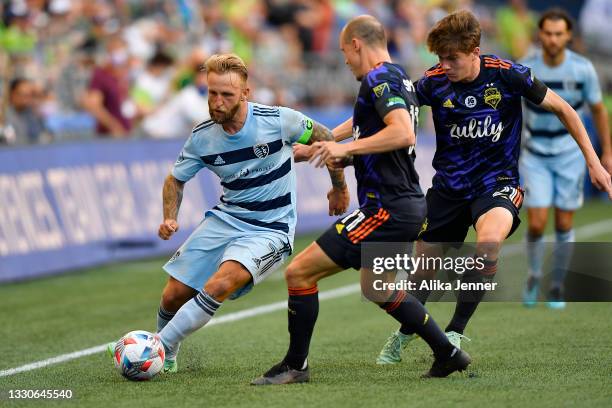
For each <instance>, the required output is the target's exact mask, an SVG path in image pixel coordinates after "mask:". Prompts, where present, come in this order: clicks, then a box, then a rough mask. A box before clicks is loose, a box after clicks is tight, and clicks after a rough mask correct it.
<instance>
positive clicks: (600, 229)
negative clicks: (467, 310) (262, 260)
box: [0, 220, 612, 377]
mask: <svg viewBox="0 0 612 408" xmlns="http://www.w3.org/2000/svg"><path fill="white" fill-rule="evenodd" d="M610 230H612V220H607V221H603V222H598V223H593V224H588V225H585V226H583V227H579V228H576V238H580V239H589V238H593V237H596V236H598V235H601V234H604V233H607V232H610ZM544 240H545V241H552V240H554V236H553V235H546V236H545V237H544ZM524 245H525V244H524V243H518V244H510V245H506V246H504V247H503V248H502V252H503V255H505V256H512V255H516V254H519V253H521V252H522V251H523V249H524V248H523V247H524ZM359 291H360V286H359V284H352V285H346V286H341V287H339V288H336V289H331V290H326V291H324V292H321V293H319V300H327V299H335V298H339V297H342V296H347V295H350V294H353V293H357V292H359ZM286 308H287V301H286V300H285V301H282V302H275V303H270V304H267V305H263V306H257V307H253V308H250V309H245V310H241V311H239V312H234V313H228V314H226V315H223V316H219V317H215V318H213V319H212V320H211V321H210V322H209V323H208V324H207V326H214V325H217V324H224V323H230V322H235V321H238V320H244V319H247V318H249V317H254V316H259V315H264V314H267V313H272V312H276V311H278V310H284V309H286ZM105 350H106V344H102V345H99V346H96V347H90V348H87V349H84V350H79V351H75V352H73V353H68V354H61V355H59V356H57V357H52V358H48V359H46V360H40V361H36V362H34V363H30V364H25V365H22V366H19V367H16V368H10V369H8V370H2V371H0V377H8V376H11V375H15V374H19V373H23V372H26V371H32V370H36V369H39V368H43V367H47V366H50V365H53V364H59V363H64V362H66V361H70V360H74V359H77V358H81V357H86V356H89V355H92V354H96V353H101V352H103V351H105Z"/></svg>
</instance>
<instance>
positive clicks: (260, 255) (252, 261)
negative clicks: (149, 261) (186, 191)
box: [164, 211, 291, 299]
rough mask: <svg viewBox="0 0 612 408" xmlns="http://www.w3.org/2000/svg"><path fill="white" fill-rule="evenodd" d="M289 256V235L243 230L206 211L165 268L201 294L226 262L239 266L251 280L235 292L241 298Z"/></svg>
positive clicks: (234, 295) (171, 274) (235, 295)
mask: <svg viewBox="0 0 612 408" xmlns="http://www.w3.org/2000/svg"><path fill="white" fill-rule="evenodd" d="M290 254H291V241H290V239H289V236H288V235H286V234H283V233H282V232H276V231H270V232H267V231H262V230H261V229H259V230H257V231H245V230H243V229H239V228H236V227H235V226H232V225H230V224H228V223H227V222H225V221H223V220H222V219H221V218H219V217H217V216H215V215H214V214H213V213H212V212H210V211H209V212H207V213H206V215H205V218H204V220H203V221H202V222H201V223H200V225H198V227H197V228H196V229H195V231H193V233H192V234H191V235H190V236H189V238H187V240H186V241H185V242H184V243H183V245H181V247H180V248H179V249H178V251H176V253H175V254H174V255H173V256H172V258H170V260H169V261H168V262H167V263H166V264H165V265H164V270H165V271H166V272H167V273H168V274H169V275H170V276H172V277H173V278H175V279H176V280H178V281H180V282H182V283H184V284H185V285H187V286H190V287H192V288H194V289H195V290H197V291H200V290H202V289H203V288H204V285H205V284H206V282H207V281H208V279H210V277H211V276H213V275H214V274H215V272H217V270H218V269H219V266H220V265H221V264H222V263H223V262H225V261H230V260H231V261H236V262H239V263H241V264H242V265H243V266H244V267H245V268H246V269H247V270H248V271H249V273H250V274H251V276H252V277H253V281H252V282H251V283H249V284H248V285H246V286H245V287H243V288H242V289H240V290H238V291H237V292H235V293H234V294H233V295H232V296H231V298H232V299H235V298H237V297H240V296H242V295H244V294H246V293H247V292H249V291H250V290H251V289H252V288H253V284H258V283H259V282H261V281H262V280H264V279H265V278H266V277H268V276H269V275H270V274H271V273H272V272H273V271H274V270H275V269H276V268H278V267H279V266H280V265H281V264H282V263H283V261H284V260H285V259H286V258H287V257H288V256H289V255H290Z"/></svg>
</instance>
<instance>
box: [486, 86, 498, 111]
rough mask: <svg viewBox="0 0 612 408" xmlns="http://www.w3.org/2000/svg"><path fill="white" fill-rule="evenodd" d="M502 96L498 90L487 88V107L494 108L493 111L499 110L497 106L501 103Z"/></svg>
mask: <svg viewBox="0 0 612 408" xmlns="http://www.w3.org/2000/svg"><path fill="white" fill-rule="evenodd" d="M501 99H502V96H501V93H500V92H499V89H497V88H487V89H485V92H484V101H485V103H486V104H487V105H489V106H490V107H492V108H493V109H497V105H498V104H499V101H501Z"/></svg>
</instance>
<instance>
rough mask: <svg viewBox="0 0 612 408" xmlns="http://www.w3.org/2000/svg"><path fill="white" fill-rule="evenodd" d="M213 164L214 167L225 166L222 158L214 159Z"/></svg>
mask: <svg viewBox="0 0 612 408" xmlns="http://www.w3.org/2000/svg"><path fill="white" fill-rule="evenodd" d="M213 164H214V165H215V166H221V165H223V164H225V160H223V157H221V156H217V158H216V159H215V162H214V163H213Z"/></svg>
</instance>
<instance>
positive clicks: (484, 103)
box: [416, 55, 547, 199]
mask: <svg viewBox="0 0 612 408" xmlns="http://www.w3.org/2000/svg"><path fill="white" fill-rule="evenodd" d="M546 90H547V88H546V86H545V85H544V84H543V83H542V82H540V81H538V80H537V79H535V78H534V77H533V76H532V74H531V71H530V69H529V68H528V67H525V66H523V65H520V64H517V63H513V62H511V61H507V60H502V59H499V58H498V57H496V56H494V55H483V56H481V57H480V73H479V75H478V77H477V78H476V79H475V80H474V81H472V82H469V83H462V82H451V81H450V80H449V79H448V77H447V76H446V75H445V74H444V71H443V70H442V68H441V67H440V65H439V64H438V65H436V66H434V67H432V68H431V69H430V70H428V71H427V72H426V73H425V76H424V77H423V78H421V79H419V81H418V82H417V84H416V93H417V97H418V101H419V103H420V104H421V105H429V106H431V109H432V114H433V119H434V125H435V131H436V153H435V156H434V160H433V167H434V169H435V170H436V174H435V176H434V178H433V183H432V184H433V187H432V188H433V189H435V190H437V191H440V192H442V193H444V194H445V195H447V196H449V197H453V198H454V199H473V198H476V197H479V196H482V195H484V194H486V193H489V192H491V191H493V190H495V189H496V188H497V187H499V186H500V185H502V186H503V185H515V186H516V185H518V184H519V174H518V158H519V151H520V145H521V130H522V107H521V97H525V98H527V99H528V100H529V101H530V102H532V103H534V104H536V105H539V104H540V103H542V101H543V99H544V97H545V95H546Z"/></svg>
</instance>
